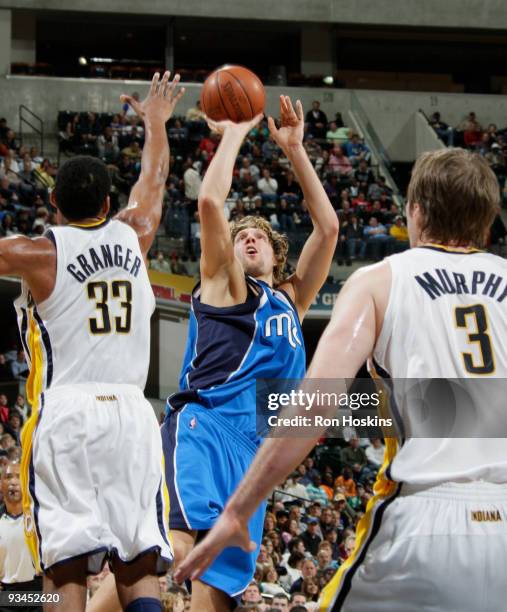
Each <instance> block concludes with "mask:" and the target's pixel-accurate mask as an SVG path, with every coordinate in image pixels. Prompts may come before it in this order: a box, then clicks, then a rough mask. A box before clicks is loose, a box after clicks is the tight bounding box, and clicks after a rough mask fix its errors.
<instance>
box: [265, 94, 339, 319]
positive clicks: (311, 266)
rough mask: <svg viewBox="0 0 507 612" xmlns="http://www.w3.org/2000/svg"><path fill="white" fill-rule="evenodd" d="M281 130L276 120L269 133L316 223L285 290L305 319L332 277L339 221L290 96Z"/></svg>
mask: <svg viewBox="0 0 507 612" xmlns="http://www.w3.org/2000/svg"><path fill="white" fill-rule="evenodd" d="M280 123H281V125H280V128H279V129H277V128H276V125H275V122H274V120H273V118H272V117H269V119H268V125H269V131H270V132H271V135H272V136H273V138H274V140H275V141H276V143H277V144H278V146H279V147H280V148H281V149H282V150H283V152H284V153H285V155H286V156H287V158H288V159H289V161H290V162H291V164H292V167H293V169H294V173H295V174H296V177H297V179H298V181H299V184H300V185H301V189H302V190H303V195H304V197H305V200H306V203H307V205H308V210H309V212H310V216H311V218H312V222H313V231H312V233H311V234H310V236H309V238H308V240H307V241H306V244H305V246H304V247H303V251H302V252H301V255H300V257H299V260H298V263H297V266H296V271H295V273H294V274H293V275H292V276H291V277H290V278H289V279H287V281H286V282H284V284H283V285H282V288H283V289H285V290H288V291H289V293H290V294H292V295H291V297H292V298H293V300H294V303H295V304H296V307H297V309H298V313H299V317H300V319H302V318H303V316H304V315H305V313H306V311H307V310H308V308H309V307H310V305H311V303H312V302H313V300H314V299H315V296H316V295H317V293H318V292H319V289H320V288H321V287H322V285H323V284H324V281H325V280H326V278H327V276H328V274H329V267H330V266H331V261H332V259H333V254H334V251H335V248H336V241H337V239H338V229H339V224H338V218H337V216H336V213H335V211H334V209H333V207H332V205H331V202H330V201H329V198H328V197H327V194H326V192H325V190H324V187H323V186H322V183H321V182H320V179H319V177H318V176H317V173H316V172H315V169H314V167H313V166H312V163H311V162H310V159H309V158H308V155H307V154H306V151H305V149H304V147H303V135H304V114H303V106H302V105H301V102H300V101H299V100H298V101H297V102H296V108H295V109H294V108H293V106H292V102H291V99H290V98H289V96H280Z"/></svg>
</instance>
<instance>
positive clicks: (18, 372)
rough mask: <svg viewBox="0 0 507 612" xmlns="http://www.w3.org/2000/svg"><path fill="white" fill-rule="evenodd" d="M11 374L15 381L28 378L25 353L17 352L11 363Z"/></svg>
mask: <svg viewBox="0 0 507 612" xmlns="http://www.w3.org/2000/svg"><path fill="white" fill-rule="evenodd" d="M11 372H12V375H13V377H14V378H15V379H17V380H19V379H24V378H26V377H27V376H28V364H27V363H26V359H25V353H24V352H23V351H18V354H17V357H16V359H15V361H12V362H11Z"/></svg>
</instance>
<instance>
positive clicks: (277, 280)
mask: <svg viewBox="0 0 507 612" xmlns="http://www.w3.org/2000/svg"><path fill="white" fill-rule="evenodd" d="M230 226H231V238H232V242H234V240H235V239H236V236H237V235H238V234H239V232H241V231H243V230H244V229H248V228H250V227H255V228H256V229H260V230H262V231H263V232H264V233H265V234H266V235H267V237H268V240H269V242H270V243H271V246H272V247H273V252H274V254H275V260H276V264H275V266H274V268H273V284H274V286H275V287H276V286H278V285H280V284H281V283H282V282H283V281H284V280H285V277H286V274H285V264H286V263H287V254H288V252H289V241H288V239H287V236H285V235H284V234H280V233H279V232H276V231H275V230H274V229H273V228H272V227H271V225H270V223H269V221H267V220H266V219H264V218H263V217H254V216H253V215H249V216H248V217H243V219H241V220H240V221H232V222H231V224H230Z"/></svg>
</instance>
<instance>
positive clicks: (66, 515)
mask: <svg viewBox="0 0 507 612" xmlns="http://www.w3.org/2000/svg"><path fill="white" fill-rule="evenodd" d="M169 76H170V75H169V73H168V72H166V73H165V74H164V76H163V77H162V79H160V78H159V74H158V73H157V74H155V76H154V78H153V81H152V84H151V88H150V91H149V94H148V96H147V98H146V99H145V100H144V102H142V103H140V102H137V101H135V100H133V99H130V98H128V97H126V100H128V101H129V102H130V104H131V105H132V106H133V108H134V109H135V110H136V112H137V113H138V114H139V115H140V116H141V117H142V118H143V119H144V124H145V130H146V140H145V145H144V148H143V154H142V160H141V174H140V176H139V179H138V181H137V182H136V184H135V185H134V187H133V189H132V192H131V194H130V198H129V204H128V206H127V207H126V208H125V209H124V210H122V211H121V212H120V213H119V214H118V215H116V217H114V218H112V219H110V218H108V213H109V204H110V203H109V191H110V186H111V183H110V178H109V173H108V171H107V168H106V166H105V164H104V163H103V162H101V161H100V160H98V159H95V158H92V157H85V156H76V157H74V158H72V159H69V160H68V161H66V162H65V163H64V164H63V165H62V166H61V168H60V169H59V171H58V175H57V177H56V183H55V190H54V191H53V193H52V194H51V202H52V204H53V206H54V207H55V208H56V211H57V212H56V217H57V221H58V224H57V225H56V226H54V227H51V228H50V230H49V231H48V232H47V234H46V235H45V236H43V237H40V238H33V239H32V238H29V237H27V236H13V237H11V238H6V239H4V240H0V274H1V275H3V274H12V275H16V276H19V277H21V279H22V292H21V296H20V297H19V298H18V299H17V300H16V302H15V306H16V310H17V313H18V322H19V326H20V332H21V340H22V342H23V346H24V348H25V353H26V355H27V359H28V360H29V363H30V374H29V377H28V379H27V396H28V398H29V401H30V403H31V405H32V416H31V417H30V419H29V420H28V421H27V423H26V424H25V426H24V428H23V431H22V435H21V446H22V460H21V487H22V506H23V514H24V527H25V536H26V540H27V544H28V547H29V549H30V552H31V555H32V558H33V562H34V565H35V568H36V571H37V572H38V573H40V572H43V574H44V577H43V585H44V592H45V593H47V594H52V595H54V594H58V595H59V596H60V602H61V603H62V606H63V607H62V609H64V610H72V611H73V612H74V611H76V612H79V611H82V610H84V609H85V605H86V596H87V589H86V578H87V575H88V574H90V573H98V572H100V571H101V569H102V566H103V564H104V563H105V562H106V560H109V561H110V562H111V563H112V567H113V571H114V574H115V579H116V587H117V591H118V597H119V599H120V601H121V605H122V607H123V609H125V610H128V611H129V612H140V611H143V612H157V611H161V610H162V608H161V603H160V590H159V583H158V579H157V574H159V573H165V571H166V570H167V568H168V567H169V565H170V563H171V561H172V558H173V552H172V547H171V544H170V536H169V530H168V527H169V526H168V506H169V500H168V494H167V488H166V486H165V480H164V472H163V469H162V462H163V456H162V444H161V440H160V433H159V427H158V423H157V419H156V417H155V415H154V413H153V408H152V407H151V405H150V403H149V402H148V401H147V400H146V399H145V398H144V395H143V389H144V385H145V383H146V377H147V374H148V362H149V350H150V349H149V347H150V318H151V314H152V312H153V309H154V306H155V299H154V296H153V290H152V288H151V285H150V282H149V278H148V272H147V269H146V265H145V260H146V258H147V255H148V251H149V249H150V247H151V245H152V242H153V239H154V237H155V234H156V231H157V228H158V226H159V224H160V217H161V213H162V200H163V194H164V190H165V181H166V179H167V174H168V171H169V146H168V141H167V133H166V122H167V121H168V119H169V118H170V117H171V115H172V113H173V111H174V108H175V106H176V104H177V102H178V100H179V99H180V98H181V96H182V95H183V90H180V91H178V89H177V84H178V81H179V76H178V75H176V76H175V78H174V80H173V81H172V82H170V81H169ZM55 599H56V598H55ZM59 608H60V605H59V604H58V603H57V602H56V601H54V603H50V602H49V603H45V604H44V610H47V611H51V610H56V609H59Z"/></svg>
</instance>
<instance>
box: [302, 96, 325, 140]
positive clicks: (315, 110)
mask: <svg viewBox="0 0 507 612" xmlns="http://www.w3.org/2000/svg"><path fill="white" fill-rule="evenodd" d="M305 120H306V128H307V132H308V134H311V135H312V136H313V137H314V138H324V136H325V134H326V127H327V117H326V113H325V112H324V111H322V110H320V102H319V101H318V100H314V101H313V102H312V108H311V109H310V110H309V111H308V112H307V113H306V118H305Z"/></svg>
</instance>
